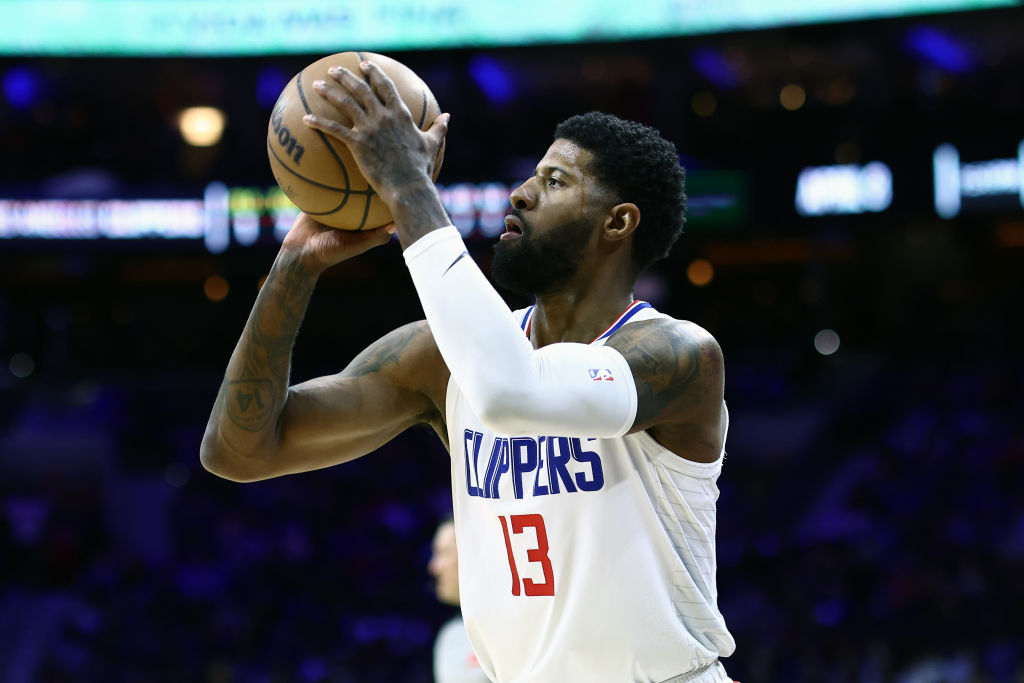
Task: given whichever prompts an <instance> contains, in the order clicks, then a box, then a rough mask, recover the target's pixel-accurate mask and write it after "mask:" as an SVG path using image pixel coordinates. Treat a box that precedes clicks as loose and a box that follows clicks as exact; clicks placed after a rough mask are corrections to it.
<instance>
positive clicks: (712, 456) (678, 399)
mask: <svg viewBox="0 0 1024 683" xmlns="http://www.w3.org/2000/svg"><path fill="white" fill-rule="evenodd" d="M608 346H610V347H612V348H614V349H617V350H618V351H619V352H620V353H621V354H622V355H623V356H625V358H626V362H627V363H629V367H630V370H632V372H633V379H634V381H635V382H636V390H637V412H636V421H635V422H634V424H633V429H632V430H631V432H638V431H641V430H647V432H648V433H649V434H651V436H653V437H654V438H655V439H656V440H657V441H658V442H659V443H661V445H663V446H665V447H666V448H668V449H669V450H670V451H672V452H673V453H678V454H680V455H682V456H683V457H686V458H688V459H691V460H696V461H698V462H712V461H714V460H716V459H717V458H718V456H719V455H720V454H721V452H722V447H723V446H724V439H725V431H726V427H727V425H728V416H727V414H726V411H725V404H724V400H723V397H724V392H725V371H724V364H723V361H722V349H721V348H720V347H719V346H718V342H716V341H715V339H714V337H712V336H711V335H710V334H708V333H707V331H705V330H704V329H702V328H701V327H699V326H697V325H694V324H693V323H689V322H683V321H678V320H666V319H660V320H650V321H646V322H639V323H633V324H631V325H625V326H623V327H622V328H621V329H620V330H619V331H618V332H616V333H615V334H614V335H613V336H612V337H611V338H610V339H609V340H608Z"/></svg>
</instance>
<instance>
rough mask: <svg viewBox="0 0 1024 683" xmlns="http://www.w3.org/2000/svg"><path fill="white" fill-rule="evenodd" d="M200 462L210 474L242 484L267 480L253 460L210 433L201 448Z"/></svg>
mask: <svg viewBox="0 0 1024 683" xmlns="http://www.w3.org/2000/svg"><path fill="white" fill-rule="evenodd" d="M199 462H200V463H202V465H203V469H205V470H206V471H207V472H209V473H210V474H212V475H214V476H217V477H220V478H221V479H227V480H228V481H234V482H238V483H240V484H244V483H247V482H251V481H259V480H260V479H265V478H266V477H265V476H261V475H260V474H259V472H258V471H256V468H254V467H253V463H254V462H255V461H254V459H253V458H251V457H242V456H240V455H239V454H238V453H235V452H233V451H232V450H231V449H230V448H229V447H228V445H227V444H225V443H224V442H223V440H222V439H219V438H218V437H217V436H216V435H215V434H211V433H209V432H207V433H206V434H205V435H204V436H203V442H202V444H200V446H199Z"/></svg>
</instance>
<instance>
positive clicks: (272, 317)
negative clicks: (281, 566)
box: [201, 250, 318, 479]
mask: <svg viewBox="0 0 1024 683" xmlns="http://www.w3.org/2000/svg"><path fill="white" fill-rule="evenodd" d="M317 275H318V273H314V272H311V271H310V270H308V268H307V267H306V266H304V265H303V264H302V263H300V261H299V259H298V258H297V257H296V256H295V255H294V254H293V253H291V252H288V251H286V250H282V252H281V253H279V254H278V257H277V260H276V261H275V262H274V265H273V267H272V268H271V270H270V274H269V275H268V276H267V280H266V282H265V283H264V285H263V288H262V289H261V290H260V293H259V295H258V296H257V298H256V303H255V305H254V306H253V309H252V313H250V315H249V320H248V321H247V322H246V325H245V329H244V330H243V331H242V335H241V337H240V338H239V340H238V344H237V345H236V346H235V350H234V352H233V353H232V354H231V360H230V361H229V362H228V367H227V371H226V372H225V374H224V381H223V383H222V384H221V387H220V391H219V393H218V395H217V400H216V402H215V404H214V408H213V412H212V413H211V415H210V420H209V423H208V424H207V427H206V434H205V435H204V437H203V444H202V448H201V458H202V461H203V465H204V466H205V467H206V468H207V469H208V470H210V471H211V472H213V473H214V474H218V475H220V476H224V477H227V478H232V479H238V478H246V477H247V474H246V470H248V466H247V465H246V463H251V462H252V461H256V460H260V459H265V458H267V457H271V456H272V455H273V448H274V445H275V443H276V440H277V434H278V433H277V427H278V422H279V418H280V417H281V413H282V411H283V410H284V406H285V402H286V400H287V397H288V382H289V375H290V371H291V353H292V347H293V345H294V343H295V337H296V335H297V334H298V331H299V325H300V323H301V322H302V316H303V315H304V314H305V311H306V307H307V306H308V305H309V299H310V296H311V295H312V292H313V288H314V285H315V284H316V279H317Z"/></svg>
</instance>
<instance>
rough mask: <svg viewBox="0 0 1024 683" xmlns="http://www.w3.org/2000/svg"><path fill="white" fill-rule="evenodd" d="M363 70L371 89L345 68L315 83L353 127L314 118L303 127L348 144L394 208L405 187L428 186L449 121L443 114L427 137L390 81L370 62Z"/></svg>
mask: <svg viewBox="0 0 1024 683" xmlns="http://www.w3.org/2000/svg"><path fill="white" fill-rule="evenodd" d="M360 69H361V70H362V71H363V73H365V74H366V75H367V77H368V78H369V83H367V81H365V80H363V79H362V78H360V77H359V75H357V74H354V73H352V72H351V71H349V70H348V69H345V68H341V67H339V68H333V69H331V70H330V72H329V73H330V76H331V78H332V79H333V80H332V81H315V82H314V83H313V87H314V88H316V90H317V92H318V93H319V94H320V95H321V96H322V97H324V98H325V99H326V100H327V101H329V102H330V103H331V104H333V105H334V106H335V107H336V108H337V109H338V110H339V111H340V112H341V113H344V114H345V116H347V117H348V119H349V120H350V121H351V124H346V123H344V122H343V121H339V120H336V119H325V118H324V117H322V116H315V115H312V114H310V115H307V116H306V117H304V118H303V121H304V122H305V123H306V125H308V126H310V127H312V128H315V129H317V130H319V131H322V132H323V133H325V134H327V135H331V136H333V137H335V138H337V139H339V140H341V141H342V142H344V143H345V145H346V146H348V149H349V151H350V152H351V153H352V156H353V157H354V158H355V160H356V163H357V164H358V165H359V170H360V171H362V173H363V176H364V177H365V178H366V179H367V180H368V181H369V182H370V185H372V186H373V188H374V189H375V190H376V191H377V193H378V194H380V195H381V198H382V199H384V201H385V202H388V203H390V202H391V201H392V200H393V199H394V198H396V196H397V194H398V193H400V192H401V191H402V189H403V188H404V187H407V186H409V185H412V184H413V183H416V182H419V181H422V180H424V179H426V180H428V181H429V180H430V177H431V170H432V169H433V167H434V161H435V159H436V158H437V154H438V150H439V149H440V148H441V143H442V142H443V141H444V136H445V134H446V133H447V132H448V119H449V115H448V114H440V115H439V116H438V117H437V118H435V119H434V122H433V124H432V125H431V126H430V128H429V129H428V130H427V131H422V130H420V129H419V128H417V127H416V124H415V123H414V122H413V120H412V115H411V114H410V113H409V108H408V107H406V105H405V103H404V102H403V101H402V98H401V97H399V95H398V91H397V90H396V89H395V84H394V83H393V82H392V80H391V79H390V78H389V77H388V75H387V74H385V73H384V71H382V70H381V69H380V67H378V66H377V65H376V64H373V63H371V62H362V63H361V64H360Z"/></svg>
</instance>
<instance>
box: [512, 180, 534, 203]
mask: <svg viewBox="0 0 1024 683" xmlns="http://www.w3.org/2000/svg"><path fill="white" fill-rule="evenodd" d="M529 184H530V181H529V180H527V181H526V182H525V183H523V184H522V185H520V186H519V187H517V188H516V189H514V190H512V194H510V195H509V196H508V203H509V204H511V205H512V206H514V207H515V208H517V209H520V210H523V209H532V208H533V204H534V201H533V195H532V194H531V193H530V192H529V187H528V185H529Z"/></svg>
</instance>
